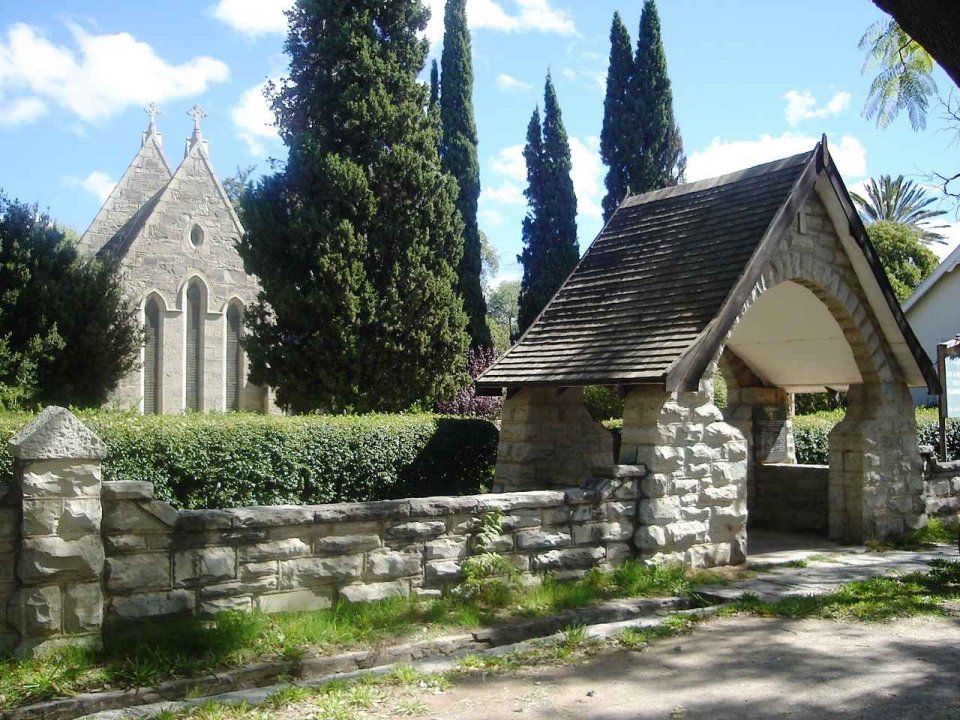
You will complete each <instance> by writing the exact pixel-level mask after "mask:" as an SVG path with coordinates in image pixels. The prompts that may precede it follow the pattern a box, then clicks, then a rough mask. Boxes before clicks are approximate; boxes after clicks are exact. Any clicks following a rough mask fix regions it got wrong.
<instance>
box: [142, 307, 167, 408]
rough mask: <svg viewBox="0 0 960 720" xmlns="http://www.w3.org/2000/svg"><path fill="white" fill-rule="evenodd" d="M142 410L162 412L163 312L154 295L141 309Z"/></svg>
mask: <svg viewBox="0 0 960 720" xmlns="http://www.w3.org/2000/svg"><path fill="white" fill-rule="evenodd" d="M143 317H144V322H143V329H144V346H143V412H144V414H145V415H157V414H159V413H161V412H163V402H162V399H161V398H162V388H163V380H162V370H163V313H162V310H161V308H160V302H159V301H158V300H157V298H156V297H155V296H152V295H151V296H150V297H149V298H147V302H146V305H145V306H144V309H143Z"/></svg>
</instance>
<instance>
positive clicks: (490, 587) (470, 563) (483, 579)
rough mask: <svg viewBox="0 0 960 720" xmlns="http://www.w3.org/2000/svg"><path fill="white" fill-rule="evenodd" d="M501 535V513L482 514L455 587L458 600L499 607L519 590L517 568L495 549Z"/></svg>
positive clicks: (496, 511)
mask: <svg viewBox="0 0 960 720" xmlns="http://www.w3.org/2000/svg"><path fill="white" fill-rule="evenodd" d="M501 535H503V513H502V512H500V511H499V510H494V511H493V512H488V513H485V514H484V516H483V518H481V520H480V527H479V528H478V529H477V531H476V534H475V535H474V537H473V554H472V555H470V557H468V558H466V559H465V560H464V561H463V563H462V564H461V568H460V569H461V572H462V573H463V580H462V582H461V583H460V585H458V586H457V587H456V588H455V590H454V593H455V597H456V598H457V599H459V600H463V601H465V602H467V603H471V604H473V605H476V606H478V607H482V608H502V607H506V606H507V605H509V604H510V602H511V601H513V600H514V598H515V597H516V596H517V594H518V593H519V592H520V589H521V587H522V584H521V576H520V571H519V570H517V568H516V567H514V565H513V563H511V562H510V560H509V559H508V558H506V557H504V556H503V555H501V554H500V553H498V552H496V550H495V548H496V544H497V541H498V540H499V539H500V536H501Z"/></svg>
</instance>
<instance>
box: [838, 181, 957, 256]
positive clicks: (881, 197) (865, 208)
mask: <svg viewBox="0 0 960 720" xmlns="http://www.w3.org/2000/svg"><path fill="white" fill-rule="evenodd" d="M866 194H867V195H866V197H864V196H862V195H858V194H857V193H854V192H852V193H850V197H852V198H853V202H854V203H856V205H857V209H858V210H859V211H860V216H861V217H862V218H863V220H864V222H867V223H872V222H878V221H881V220H887V221H889V222H893V223H900V224H903V225H910V226H911V227H914V228H916V229H917V230H919V231H920V240H921V242H939V243H942V242H944V237H943V235H941V234H940V233H937V232H934V231H933V230H932V229H930V228H928V227H923V226H922V225H923V224H924V223H927V222H929V221H930V220H932V219H933V218H936V217H940V216H941V215H946V211H945V210H935V209H933V208H931V207H930V205H931V204H933V203H935V202H936V198H933V197H930V196H929V195H927V193H926V191H924V190H923V188H920V187H917V186H916V185H914V183H913V180H904V179H903V175H898V176H897V177H896V178H891V177H890V176H889V175H881V176H880V182H877V181H876V180H874V179H873V178H871V179H870V183H869V184H868V185H867V187H866Z"/></svg>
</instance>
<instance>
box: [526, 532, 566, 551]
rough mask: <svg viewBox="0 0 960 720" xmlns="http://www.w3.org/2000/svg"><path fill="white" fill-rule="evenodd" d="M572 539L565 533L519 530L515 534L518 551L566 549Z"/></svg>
mask: <svg viewBox="0 0 960 720" xmlns="http://www.w3.org/2000/svg"><path fill="white" fill-rule="evenodd" d="M571 541H572V538H571V537H570V533H566V532H543V531H541V530H520V531H518V532H517V534H516V543H517V549H518V550H543V549H549V548H557V547H567V546H568V545H570V543H571Z"/></svg>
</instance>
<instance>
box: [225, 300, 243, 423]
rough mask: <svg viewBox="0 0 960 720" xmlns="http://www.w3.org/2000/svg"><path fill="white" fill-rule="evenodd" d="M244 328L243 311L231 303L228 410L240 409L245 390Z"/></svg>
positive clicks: (228, 351) (228, 338) (229, 316)
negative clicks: (242, 344) (241, 343)
mask: <svg viewBox="0 0 960 720" xmlns="http://www.w3.org/2000/svg"><path fill="white" fill-rule="evenodd" d="M242 327H243V311H242V310H241V308H240V306H239V305H236V304H233V303H231V304H230V306H229V307H228V308H227V368H226V379H227V410H239V409H240V393H241V391H242V389H243V348H242V347H241V346H240V335H241V332H242Z"/></svg>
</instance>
